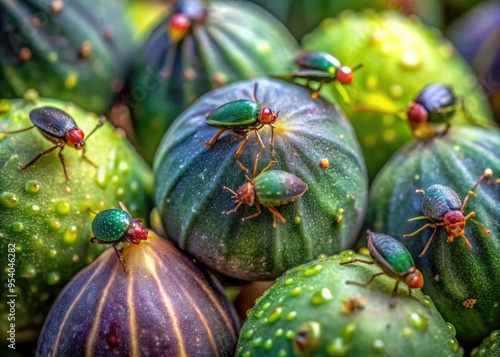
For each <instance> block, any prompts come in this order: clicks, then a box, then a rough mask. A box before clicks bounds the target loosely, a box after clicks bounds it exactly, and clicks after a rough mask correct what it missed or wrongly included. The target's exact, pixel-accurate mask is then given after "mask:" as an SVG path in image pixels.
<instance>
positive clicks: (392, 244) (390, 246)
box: [368, 232, 415, 277]
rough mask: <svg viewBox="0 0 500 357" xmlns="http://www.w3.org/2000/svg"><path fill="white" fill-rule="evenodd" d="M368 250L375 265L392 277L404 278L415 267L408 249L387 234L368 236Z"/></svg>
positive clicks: (371, 234)
mask: <svg viewBox="0 0 500 357" xmlns="http://www.w3.org/2000/svg"><path fill="white" fill-rule="evenodd" d="M368 249H369V251H370V256H371V257H372V259H373V261H374V262H375V264H377V265H378V266H379V267H380V268H382V270H384V271H385V272H386V273H387V274H388V275H390V276H393V277H399V276H402V275H403V274H404V273H406V272H408V270H410V269H411V268H413V267H414V266H415V263H414V262H413V258H412V257H411V255H410V252H409V251H408V249H406V247H405V246H404V245H403V244H402V243H401V242H399V241H398V240H396V239H394V238H392V237H391V236H388V235H386V234H381V233H373V232H371V233H370V234H368Z"/></svg>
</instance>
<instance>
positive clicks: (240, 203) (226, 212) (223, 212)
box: [222, 202, 243, 214]
mask: <svg viewBox="0 0 500 357" xmlns="http://www.w3.org/2000/svg"><path fill="white" fill-rule="evenodd" d="M242 204H243V202H238V204H237V205H236V207H234V208H233V209H232V210H230V211H222V214H231V213H234V212H236V210H237V209H238V208H239V207H240V206H241V205H242Z"/></svg>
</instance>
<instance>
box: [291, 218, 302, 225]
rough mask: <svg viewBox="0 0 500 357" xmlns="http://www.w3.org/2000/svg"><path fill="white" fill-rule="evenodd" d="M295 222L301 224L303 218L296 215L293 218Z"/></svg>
mask: <svg viewBox="0 0 500 357" xmlns="http://www.w3.org/2000/svg"><path fill="white" fill-rule="evenodd" d="M293 223H295V224H296V225H299V224H301V223H302V218H300V217H299V216H295V217H294V218H293Z"/></svg>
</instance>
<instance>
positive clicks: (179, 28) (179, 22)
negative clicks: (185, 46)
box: [168, 1, 207, 43]
mask: <svg viewBox="0 0 500 357" xmlns="http://www.w3.org/2000/svg"><path fill="white" fill-rule="evenodd" d="M206 16H207V10H206V9H205V5H204V4H203V3H201V2H198V1H180V2H177V3H176V4H175V5H174V13H173V15H172V17H170V20H169V21H168V30H169V32H168V34H169V37H170V41H172V42H173V43H176V42H179V41H181V40H182V39H183V38H184V37H186V35H187V34H188V33H189V32H190V31H192V28H193V25H194V24H197V23H202V22H203V21H205V18H206Z"/></svg>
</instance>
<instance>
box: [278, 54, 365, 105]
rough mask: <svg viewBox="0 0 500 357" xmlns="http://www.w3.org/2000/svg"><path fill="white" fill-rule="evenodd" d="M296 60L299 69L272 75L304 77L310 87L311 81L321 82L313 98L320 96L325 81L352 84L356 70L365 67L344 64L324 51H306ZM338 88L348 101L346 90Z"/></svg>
mask: <svg viewBox="0 0 500 357" xmlns="http://www.w3.org/2000/svg"><path fill="white" fill-rule="evenodd" d="M294 62H295V65H296V66H297V67H298V70H297V71H295V72H292V73H287V74H282V75H272V76H271V77H274V78H279V79H283V80H287V81H294V80H295V79H296V78H304V79H306V80H307V86H308V87H309V88H311V87H310V85H309V84H310V82H319V87H318V88H317V89H316V90H315V91H314V92H313V93H312V94H311V98H313V99H316V98H317V97H318V95H319V91H320V90H321V86H322V85H323V83H330V82H333V81H335V80H338V83H340V84H342V85H346V84H351V83H352V81H353V79H354V72H355V71H357V70H358V69H360V68H361V67H363V65H362V64H359V65H357V66H356V67H353V68H351V67H347V66H344V65H342V62H340V60H339V59H338V58H337V57H335V56H333V55H331V54H330V53H327V52H323V51H304V52H302V53H300V54H299V55H298V56H297V57H295V60H294ZM337 89H338V90H339V92H340V93H341V94H342V96H343V97H344V101H345V102H346V103H348V102H349V100H348V97H347V94H346V93H345V91H343V89H341V87H339V86H337ZM346 98H347V99H346Z"/></svg>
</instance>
